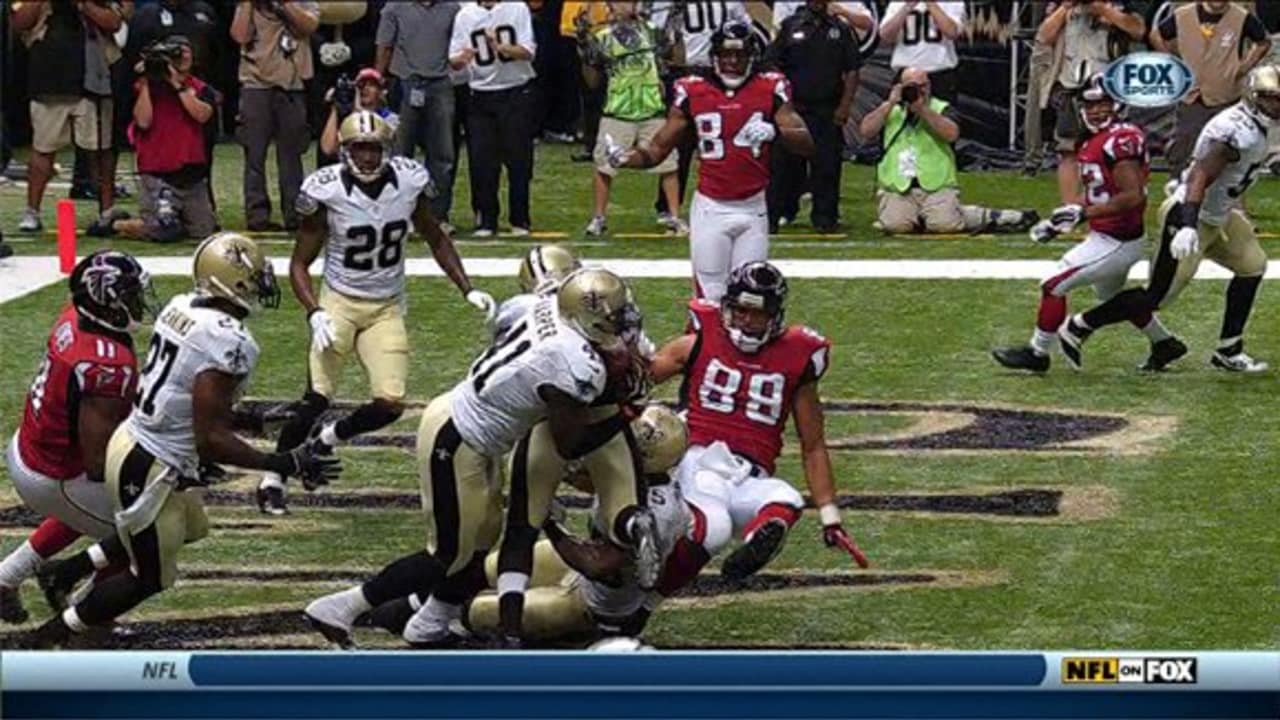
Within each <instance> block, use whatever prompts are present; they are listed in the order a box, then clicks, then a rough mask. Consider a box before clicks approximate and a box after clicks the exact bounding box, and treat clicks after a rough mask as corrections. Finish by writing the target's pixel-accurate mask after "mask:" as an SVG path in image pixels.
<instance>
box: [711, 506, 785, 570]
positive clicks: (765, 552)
mask: <svg viewBox="0 0 1280 720" xmlns="http://www.w3.org/2000/svg"><path fill="white" fill-rule="evenodd" d="M787 529H788V528H787V524H786V523H785V522H783V521H782V520H779V519H778V518H774V519H772V520H769V521H768V522H766V523H765V524H764V525H761V526H760V527H759V528H757V529H756V531H755V532H754V533H752V534H751V539H750V540H748V541H747V542H745V543H743V544H742V545H741V546H740V547H739V548H738V549H737V550H734V551H733V552H732V553H730V555H729V557H727V558H725V559H724V563H722V564H721V565H720V574H721V575H723V576H724V577H726V578H728V579H730V580H745V579H747V578H748V577H751V576H752V575H754V574H756V573H757V572H759V571H760V568H763V567H764V566H765V565H768V564H769V561H770V560H772V559H774V558H775V557H777V556H778V553H780V552H782V546H783V544H785V543H786V541H787Z"/></svg>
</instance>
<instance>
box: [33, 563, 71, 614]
mask: <svg viewBox="0 0 1280 720" xmlns="http://www.w3.org/2000/svg"><path fill="white" fill-rule="evenodd" d="M64 563H65V561H61V560H55V561H53V562H50V563H46V564H45V565H43V566H41V567H40V568H39V569H38V570H36V583H37V584H38V585H39V586H40V590H41V591H42V592H44V599H45V602H47V603H49V608H50V609H51V610H53V611H54V612H55V613H60V612H62V611H63V610H66V609H67V605H68V601H67V597H68V596H69V595H70V594H71V591H72V590H74V589H75V586H76V579H74V578H70V577H66V575H67V573H64V572H61V568H62V566H63V564H64Z"/></svg>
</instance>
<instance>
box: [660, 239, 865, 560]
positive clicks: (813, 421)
mask: <svg viewBox="0 0 1280 720" xmlns="http://www.w3.org/2000/svg"><path fill="white" fill-rule="evenodd" d="M786 297H787V281H786V280H785V279H784V278H783V277H782V273H781V272H780V271H779V270H778V269H777V268H776V267H774V266H773V265H771V264H769V263H767V262H751V263H747V264H745V265H741V266H739V267H737V268H736V269H734V271H733V274H732V275H731V276H730V278H729V287H728V291H727V292H726V293H725V295H724V298H723V299H722V300H721V302H720V303H719V304H718V305H717V304H714V303H710V302H706V301H701V300H694V301H693V302H691V303H690V304H689V314H690V322H691V326H692V328H693V332H691V333H689V334H688V335H684V336H683V337H679V338H676V339H675V340H672V341H671V342H669V343H667V344H666V345H665V346H664V347H663V348H662V349H660V350H659V351H658V353H657V355H656V356H655V357H654V359H653V364H652V366H651V368H652V373H653V379H654V381H655V382H659V383H661V382H664V381H666V380H668V379H669V378H671V377H673V376H675V375H683V378H684V384H683V386H682V387H683V389H682V392H683V394H684V396H683V397H682V398H681V400H682V402H684V403H685V404H686V405H687V407H688V422H689V435H690V442H691V444H692V446H691V447H690V448H689V452H687V453H686V454H685V456H684V459H683V460H682V461H681V462H680V466H679V468H678V469H677V470H676V479H677V481H678V482H679V483H680V490H681V492H682V493H683V494H684V497H685V499H686V500H688V502H689V503H690V504H692V505H694V506H695V507H696V508H697V509H698V513H699V514H700V521H701V522H702V523H703V525H704V527H705V532H704V533H703V538H702V543H701V548H700V551H701V553H700V554H701V557H700V562H699V567H700V566H701V565H705V564H706V563H707V562H709V561H710V560H711V557H712V556H714V555H715V554H716V553H718V552H719V551H720V550H721V549H722V548H724V547H725V546H726V545H728V544H729V541H730V539H732V537H733V536H734V535H735V534H740V535H741V536H742V538H743V540H744V544H743V545H742V546H741V547H739V548H738V549H737V550H735V551H734V552H733V553H732V554H731V555H730V556H729V557H728V558H726V559H725V561H724V564H723V565H722V566H721V573H722V574H724V575H725V576H726V577H729V578H731V579H742V578H746V577H747V576H749V575H751V574H752V573H755V572H756V571H758V570H759V569H760V568H762V567H764V566H765V565H766V564H767V563H768V562H769V561H770V560H772V559H773V558H774V557H775V556H776V555H777V554H778V552H780V551H781V550H782V545H783V542H784V541H785V540H786V536H787V532H788V530H789V529H790V528H791V527H792V526H793V525H795V523H796V522H797V521H798V520H799V519H800V512H801V509H802V508H803V507H804V498H803V497H801V495H800V493H799V492H797V491H796V489H795V488H793V487H792V486H791V484H790V483H788V482H786V481H785V480H781V479H779V478H777V477H774V469H775V465H776V463H777V460H778V454H779V453H780V452H781V451H782V431H783V429H784V428H785V427H786V422H787V417H788V416H789V415H790V414H791V413H793V412H794V413H795V418H796V432H797V434H798V435H799V436H800V451H801V454H802V455H803V458H804V460H803V462H804V472H805V480H806V481H807V482H808V485H809V490H810V492H811V494H812V499H813V503H814V504H815V505H817V506H818V512H819V516H820V518H821V521H822V528H823V530H822V533H823V540H824V541H825V542H826V544H827V545H828V546H829V547H839V548H842V549H844V550H845V551H846V552H848V553H849V554H850V555H852V556H853V558H854V559H855V560H856V561H857V562H858V564H859V565H862V566H863V567H865V566H866V558H865V557H864V556H863V555H862V553H861V551H859V550H858V548H857V546H856V545H854V543H853V540H852V539H851V538H850V537H849V535H848V533H846V532H845V530H844V528H843V527H842V526H841V522H840V511H839V509H838V508H837V507H836V497H835V484H834V480H833V478H832V477H831V458H830V456H829V455H828V454H827V444H826V439H825V437H824V432H825V430H824V424H825V423H824V421H823V415H822V401H821V399H820V398H819V397H818V381H819V380H820V379H821V378H822V376H823V375H824V374H825V373H826V371H827V367H828V362H829V359H830V350H831V343H830V342H829V341H828V340H827V339H826V338H824V337H823V336H821V335H819V334H818V333H816V332H814V331H813V330H810V329H809V328H807V327H803V326H798V325H792V326H787V325H785V324H784V317H785V302H786Z"/></svg>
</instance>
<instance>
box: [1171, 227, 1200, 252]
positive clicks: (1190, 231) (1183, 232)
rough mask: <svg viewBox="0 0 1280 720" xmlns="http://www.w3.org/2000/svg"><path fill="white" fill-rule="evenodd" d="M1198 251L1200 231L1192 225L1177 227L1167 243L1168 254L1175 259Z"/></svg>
mask: <svg viewBox="0 0 1280 720" xmlns="http://www.w3.org/2000/svg"><path fill="white" fill-rule="evenodd" d="M1198 252H1200V233H1199V232H1197V231H1196V229H1195V228H1193V227H1184V228H1179V229H1178V232H1176V233H1174V234H1173V241H1172V242H1170V243H1169V254H1170V255H1173V257H1174V259H1175V260H1181V259H1183V258H1185V257H1189V256H1191V255H1195V254H1196V253H1198Z"/></svg>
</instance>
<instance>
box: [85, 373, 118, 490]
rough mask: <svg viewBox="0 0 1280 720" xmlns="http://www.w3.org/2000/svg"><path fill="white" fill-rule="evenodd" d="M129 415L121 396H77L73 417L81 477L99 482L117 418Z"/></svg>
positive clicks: (103, 472)
mask: <svg viewBox="0 0 1280 720" xmlns="http://www.w3.org/2000/svg"><path fill="white" fill-rule="evenodd" d="M128 414H129V400H128V399H127V398H124V397H103V396H101V395H81V396H80V407H79V410H78V415H77V417H76V435H77V437H78V438H79V440H80V461H81V463H83V464H84V472H85V476H86V477H88V478H89V480H90V481H92V482H102V481H103V478H104V477H105V473H106V466H107V442H108V441H110V440H111V434H112V433H113V432H115V430H116V426H117V425H118V424H119V419H120V418H122V417H124V416H125V415H128Z"/></svg>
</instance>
